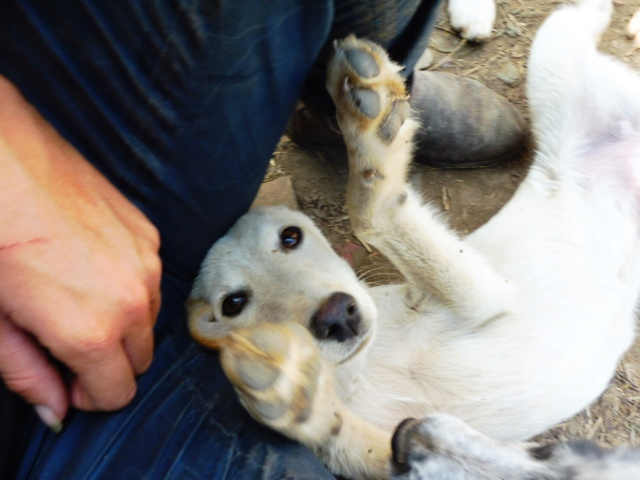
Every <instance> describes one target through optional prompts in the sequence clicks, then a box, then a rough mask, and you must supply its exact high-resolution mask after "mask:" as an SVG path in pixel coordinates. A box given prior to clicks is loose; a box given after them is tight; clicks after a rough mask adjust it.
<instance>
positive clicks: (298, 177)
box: [265, 0, 640, 445]
mask: <svg viewBox="0 0 640 480" xmlns="http://www.w3.org/2000/svg"><path fill="white" fill-rule="evenodd" d="M561 3H562V2H560V1H557V0H498V1H497V7H498V8H497V10H498V15H497V20H496V24H495V26H494V31H493V36H492V38H491V39H489V40H488V41H486V42H484V43H482V44H471V43H467V42H465V41H462V40H461V39H460V38H459V37H458V36H457V35H456V34H455V32H453V31H452V30H451V27H450V26H449V24H448V21H447V17H446V14H445V12H444V9H443V11H442V12H441V14H440V19H439V21H438V23H437V26H436V29H435V31H434V34H433V37H432V40H431V45H430V50H431V52H432V53H433V57H434V61H433V64H432V66H431V67H430V69H435V70H439V71H446V72H451V73H456V74H459V75H465V76H468V77H470V78H474V79H476V80H479V81H481V82H482V83H484V84H485V85H487V86H488V87H490V88H491V89H493V90H494V91H496V92H498V93H500V94H501V95H503V96H504V97H506V98H507V99H508V100H509V101H510V102H512V103H513V104H514V105H515V106H516V107H517V108H518V109H519V110H520V111H521V112H522V113H523V115H524V116H525V117H527V118H528V111H527V100H526V98H525V76H526V64H527V55H528V52H529V48H530V45H531V41H532V38H533V36H534V35H535V32H536V31H537V29H538V27H539V26H540V24H541V22H542V21H543V20H544V19H545V18H546V17H547V15H548V14H549V13H550V12H551V11H552V10H553V9H554V8H555V7H556V6H557V5H559V4H561ZM638 8H640V0H619V1H618V2H617V3H616V8H615V15H614V19H613V22H612V24H611V27H610V29H609V31H608V32H607V34H606V35H605V37H604V39H603V43H602V49H603V50H604V51H605V52H607V53H609V54H611V55H614V56H616V57H618V58H620V59H622V60H623V61H625V62H626V63H628V64H629V65H631V66H632V67H633V68H635V69H637V70H640V49H634V47H633V43H632V41H631V40H630V39H629V38H627V37H626V35H625V32H626V26H627V23H628V21H629V19H630V18H631V16H632V15H633V13H634V12H635V11H636V10H637V9H638ZM638 94H639V95H640V92H638ZM531 155H532V149H531V148H528V149H526V150H525V151H524V152H523V154H522V155H521V158H519V159H517V160H515V161H512V162H511V163H508V164H504V165H500V166H497V167H492V168H483V169H475V170H436V169H429V168H426V167H420V166H414V175H413V177H412V181H413V182H414V183H415V184H417V185H418V186H419V187H420V188H421V190H422V191H423V192H424V195H425V198H427V199H429V200H430V201H431V202H432V203H434V204H435V205H438V206H440V207H441V208H442V210H444V211H446V213H447V215H448V217H449V218H450V222H451V225H452V226H453V227H454V228H455V229H457V230H458V231H459V232H460V233H462V234H465V233H469V232H471V231H473V230H474V229H476V228H478V227H479V226H480V225H482V224H483V223H484V222H486V221H487V220H488V219H489V218H490V217H491V216H492V215H493V214H494V213H496V212H497V211H498V210H499V209H500V207H501V206H502V205H503V204H504V203H505V202H506V201H507V200H508V199H509V198H510V197H511V195H512V193H513V191H514V190H515V188H516V187H517V186H518V184H519V183H520V181H521V180H522V179H523V178H524V176H525V175H526V172H527V168H528V166H529V163H530V160H531ZM346 175H347V163H346V158H345V157H344V155H343V154H342V153H340V152H337V151H335V150H303V149H301V148H299V147H297V146H296V145H294V144H293V143H291V142H290V141H288V139H287V138H286V137H284V138H283V141H282V142H281V144H280V145H279V147H278V149H277V150H276V152H275V153H274V156H273V158H272V161H271V166H270V169H269V172H268V173H267V177H266V179H265V180H266V181H269V180H273V179H276V178H278V177H283V176H289V177H290V178H291V180H292V182H293V188H294V191H295V194H296V197H297V201H298V204H299V205H300V208H301V209H302V210H303V211H304V212H306V213H307V214H309V215H310V216H311V217H312V218H313V219H314V220H315V221H316V223H317V224H318V225H319V226H320V227H321V229H322V230H323V232H324V233H325V234H326V235H327V237H328V238H329V240H330V241H331V242H332V244H333V245H334V247H335V248H336V250H337V251H338V252H340V253H342V254H344V255H347V256H350V257H351V259H352V260H353V262H354V263H355V265H356V267H357V271H358V273H359V275H361V277H362V278H364V279H366V280H367V281H368V282H369V283H372V284H380V283H388V282H392V281H394V280H396V279H397V278H398V275H397V274H396V273H395V272H394V270H393V269H392V268H391V267H390V266H389V265H388V264H387V263H386V262H385V260H384V259H383V258H382V257H381V255H380V254H378V253H377V252H375V251H371V252H368V251H367V250H365V249H364V248H363V247H362V246H361V245H360V244H359V242H358V240H357V239H356V238H354V237H353V235H352V233H351V230H350V227H349V222H348V218H347V212H346V209H345V207H344V192H345V187H346ZM549 334H550V335H552V334H553V333H552V332H549ZM505 360H507V359H505ZM638 431H640V341H638V342H636V345H635V346H634V347H633V348H632V349H631V351H630V352H628V354H627V355H626V357H625V358H624V359H623V360H622V361H621V363H620V365H619V369H618V372H617V374H616V376H615V378H614V379H613V380H612V382H611V386H610V388H609V389H608V390H607V391H606V392H605V393H604V395H603V396H602V397H601V399H600V400H599V401H598V402H597V403H596V404H594V405H592V406H591V407H589V408H588V409H587V410H586V411H584V412H582V413H579V414H578V415H577V416H576V417H574V418H573V419H570V420H568V421H566V422H564V423H562V424H561V425H559V426H557V427H556V428H554V429H553V430H551V431H550V432H548V433H547V434H546V435H544V436H543V437H542V438H557V439H562V440H566V439H573V438H592V439H595V440H597V441H598V442H599V443H601V444H603V445H622V444H627V445H640V435H636V432H638Z"/></svg>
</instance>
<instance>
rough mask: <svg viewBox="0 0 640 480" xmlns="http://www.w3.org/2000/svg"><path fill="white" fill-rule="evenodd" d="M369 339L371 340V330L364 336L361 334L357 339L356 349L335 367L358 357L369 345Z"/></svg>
mask: <svg viewBox="0 0 640 480" xmlns="http://www.w3.org/2000/svg"><path fill="white" fill-rule="evenodd" d="M371 338H373V335H372V329H371V328H370V329H368V330H367V331H366V332H365V333H364V334H362V336H361V337H360V338H358V340H359V342H358V343H357V345H356V347H355V348H354V349H353V350H352V351H351V353H349V354H348V355H347V356H346V357H345V358H343V359H342V360H340V361H339V362H338V363H336V365H343V364H345V363H347V362H348V361H349V360H351V359H352V358H354V357H356V356H358V354H360V352H362V351H363V350H365V349H366V348H367V346H369V343H371Z"/></svg>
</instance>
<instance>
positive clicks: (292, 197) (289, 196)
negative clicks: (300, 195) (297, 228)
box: [251, 177, 300, 210]
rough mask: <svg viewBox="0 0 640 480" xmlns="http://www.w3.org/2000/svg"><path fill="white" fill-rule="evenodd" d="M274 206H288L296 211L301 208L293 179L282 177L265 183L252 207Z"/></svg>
mask: <svg viewBox="0 0 640 480" xmlns="http://www.w3.org/2000/svg"><path fill="white" fill-rule="evenodd" d="M273 205H286V206H287V207H289V208H292V209H294V210H298V209H299V208H300V207H299V206H298V200H297V198H296V192H295V190H294V189H293V183H292V182H291V177H280V178H277V179H276V180H271V181H270V182H265V183H263V184H262V185H261V186H260V190H259V191H258V194H257V195H256V198H255V200H254V201H253V205H251V206H252V207H267V206H273Z"/></svg>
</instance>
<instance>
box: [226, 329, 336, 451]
mask: <svg viewBox="0 0 640 480" xmlns="http://www.w3.org/2000/svg"><path fill="white" fill-rule="evenodd" d="M221 360H222V367H223V369H224V371H225V373H226V374H227V377H228V378H229V380H231V382H232V383H233V384H234V386H235V388H236V391H237V392H238V395H239V397H240V401H241V403H242V404H243V405H244V407H245V408H246V409H247V411H248V412H249V413H250V414H251V415H252V416H253V417H254V418H255V419H256V420H258V421H259V422H261V423H263V424H265V425H267V426H269V427H271V428H273V429H275V430H277V431H279V432H280V433H282V434H284V435H287V436H288V437H290V438H293V439H294V440H298V441H301V442H303V443H307V444H308V443H309V442H311V443H315V442H317V441H321V440H322V439H323V437H324V436H326V435H328V434H329V433H330V432H331V429H332V428H334V425H333V424H334V423H335V422H336V421H339V418H337V416H336V415H335V414H334V412H333V411H332V407H333V409H334V410H335V409H336V408H337V404H338V403H339V402H338V401H337V398H336V396H335V390H334V388H333V385H334V384H333V375H332V372H331V366H330V365H328V364H326V363H325V362H324V361H323V360H322V358H321V357H320V352H319V351H318V349H317V347H316V346H315V344H314V342H313V339H312V338H311V335H310V334H309V332H308V331H307V330H306V329H305V328H303V327H301V326H300V325H297V324H277V325H276V324H261V325H256V326H254V327H251V328H247V329H242V330H238V331H234V332H232V333H231V334H230V335H229V337H228V338H227V339H226V340H225V341H224V344H223V346H222V348H221ZM338 417H339V415H338Z"/></svg>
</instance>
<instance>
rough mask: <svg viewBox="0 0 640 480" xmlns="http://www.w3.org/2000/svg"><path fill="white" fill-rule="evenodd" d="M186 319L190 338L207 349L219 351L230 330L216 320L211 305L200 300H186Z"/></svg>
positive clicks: (227, 326)
mask: <svg viewBox="0 0 640 480" xmlns="http://www.w3.org/2000/svg"><path fill="white" fill-rule="evenodd" d="M187 318H188V322H189V332H190V333H191V336H192V337H193V338H195V339H196V341H198V342H199V343H201V344H202V345H204V346H205V347H208V348H215V349H219V348H220V346H221V343H222V340H223V339H224V338H225V337H226V336H227V335H228V334H229V331H230V330H231V327H230V326H229V325H226V324H223V323H220V322H218V321H217V320H216V318H215V316H214V314H213V306H212V305H211V303H209V302H207V301H206V300H202V299H200V298H189V299H188V300H187Z"/></svg>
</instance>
